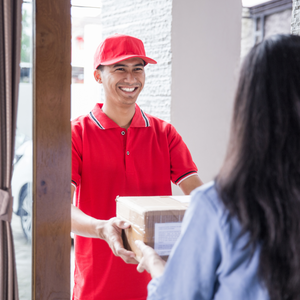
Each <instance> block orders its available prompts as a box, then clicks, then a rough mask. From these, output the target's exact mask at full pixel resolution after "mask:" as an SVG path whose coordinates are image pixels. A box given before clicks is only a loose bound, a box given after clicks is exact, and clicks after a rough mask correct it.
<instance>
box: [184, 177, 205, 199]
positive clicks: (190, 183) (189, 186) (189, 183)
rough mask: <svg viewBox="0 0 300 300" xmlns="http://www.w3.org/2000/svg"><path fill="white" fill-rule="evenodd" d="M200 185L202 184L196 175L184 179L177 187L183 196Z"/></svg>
mask: <svg viewBox="0 0 300 300" xmlns="http://www.w3.org/2000/svg"><path fill="white" fill-rule="evenodd" d="M202 184H203V182H202V181H201V179H200V178H199V176H198V175H197V174H196V175H193V176H190V177H188V178H186V179H184V180H183V181H182V182H181V183H180V184H179V187H180V188H181V190H182V191H183V193H184V194H185V195H189V194H190V193H191V192H192V191H193V190H194V189H195V188H197V187H198V186H200V185H202Z"/></svg>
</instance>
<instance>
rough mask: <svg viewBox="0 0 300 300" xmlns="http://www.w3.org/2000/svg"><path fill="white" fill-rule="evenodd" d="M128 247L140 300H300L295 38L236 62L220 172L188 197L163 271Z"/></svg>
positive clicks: (150, 255) (299, 102) (148, 252)
mask: <svg viewBox="0 0 300 300" xmlns="http://www.w3.org/2000/svg"><path fill="white" fill-rule="evenodd" d="M137 244H138V245H139V247H140V248H141V250H142V252H143V254H144V257H143V258H142V260H141V262H140V264H139V266H138V270H139V271H143V270H144V269H146V270H147V271H148V272H150V273H151V274H152V276H153V277H154V279H153V280H152V281H151V282H150V284H149V286H148V291H149V296H148V297H149V298H148V299H172V300H175V299H178V300H179V299H182V300H189V299H222V300H226V299H234V300H247V299H253V300H254V299H255V300H258V299H261V300H265V299H270V300H298V299H300V37H299V36H290V35H277V36H273V37H271V38H269V39H267V40H265V41H263V42H262V43H260V44H258V45H256V46H255V47H254V48H253V49H252V50H251V51H250V53H249V54H248V56H247V57H246V58H245V60H244V63H243V66H242V69H241V73H240V80H239V84H238V88H237V93H236V98H235V104H234V113H233V122H232V128H231V137H230V143H229V147H228V151H227V157H226V159H225V162H224V165H223V167H222V169H221V171H220V173H219V175H218V176H217V178H216V180H215V181H214V182H212V183H209V184H206V185H204V186H202V187H200V188H197V189H196V190H195V191H194V192H193V196H192V201H191V204H190V207H189V209H188V210H187V212H186V215H185V218H184V221H183V225H182V232H181V236H180V238H179V240H178V241H177V243H176V245H175V246H174V248H173V250H172V253H171V255H170V257H169V261H168V263H167V264H166V267H164V263H163V261H162V260H161V259H160V258H159V256H158V255H157V254H156V253H155V252H154V250H152V249H151V248H150V247H147V246H145V245H144V244H143V243H142V242H138V243H137Z"/></svg>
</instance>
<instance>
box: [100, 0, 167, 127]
mask: <svg viewBox="0 0 300 300" xmlns="http://www.w3.org/2000/svg"><path fill="white" fill-rule="evenodd" d="M101 17H102V26H103V31H102V37H103V39H104V38H106V37H107V36H109V35H112V34H114V33H120V34H128V35H132V36H135V37H137V38H139V39H141V40H142V41H143V42H144V45H145V49H146V55H147V56H149V57H151V58H153V59H155V60H156V61H157V62H158V64H157V65H150V64H148V65H147V66H146V68H145V70H146V85H145V88H144V90H143V91H142V93H141V94H140V96H139V99H138V102H137V103H138V104H139V105H140V107H141V108H142V109H143V110H144V111H145V112H147V113H150V114H152V115H154V116H157V117H159V118H161V119H164V120H166V121H168V122H169V121H170V105H171V71H172V64H171V62H172V52H171V25H172V24H171V22H172V0H151V1H143V0H103V2H102V16H101ZM102 95H103V94H102ZM102 100H103V99H102Z"/></svg>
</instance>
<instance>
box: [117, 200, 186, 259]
mask: <svg viewBox="0 0 300 300" xmlns="http://www.w3.org/2000/svg"><path fill="white" fill-rule="evenodd" d="M116 201H117V217H118V218H120V219H122V220H124V221H126V222H128V223H129V224H130V225H131V227H130V228H128V229H125V230H123V233H122V238H123V243H124V247H125V249H127V250H130V251H133V252H134V253H135V254H136V256H137V259H138V260H140V259H141V256H142V255H141V252H140V250H139V249H138V248H137V247H136V245H135V241H136V240H141V241H143V242H144V243H145V244H146V245H148V246H150V247H152V248H154V249H155V251H156V252H157V253H158V254H159V255H160V256H161V257H162V258H163V259H165V260H167V258H168V256H169V254H170V252H171V249H172V247H173V245H174V244H175V242H176V240H177V238H178V237H179V234H180V230H181V222H182V219H183V216H184V213H185V211H186V209H187V207H188V205H189V202H190V196H161V197H117V199H116Z"/></svg>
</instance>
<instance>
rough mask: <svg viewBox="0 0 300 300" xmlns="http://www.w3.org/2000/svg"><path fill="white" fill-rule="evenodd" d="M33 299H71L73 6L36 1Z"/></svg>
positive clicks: (61, 1) (62, 1) (58, 0)
mask: <svg viewBox="0 0 300 300" xmlns="http://www.w3.org/2000/svg"><path fill="white" fill-rule="evenodd" d="M33 2H34V55H33V56H34V63H33V65H34V68H33V70H34V71H33V98H34V100H33V101H34V105H33V119H34V122H33V145H34V150H33V245H32V253H33V260H32V261H33V270H32V277H33V278H32V279H33V280H32V283H33V284H32V299H34V300H41V299H49V300H51V299H68V300H69V299H70V247H71V240H70V228H71V212H70V210H71V206H70V201H71V200H70V198H71V196H70V195H71V188H70V187H71V185H70V182H71V129H70V85H71V19H70V0H35V1H33Z"/></svg>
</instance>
